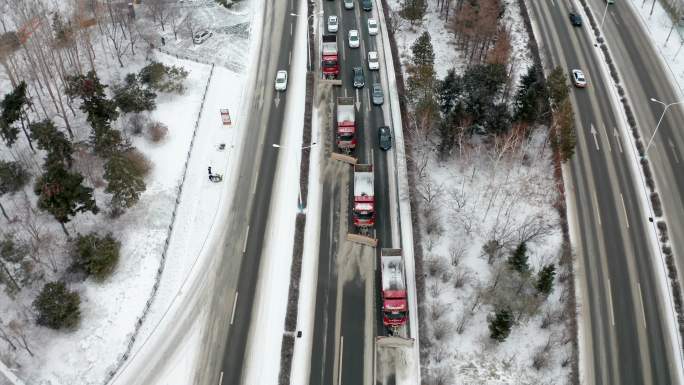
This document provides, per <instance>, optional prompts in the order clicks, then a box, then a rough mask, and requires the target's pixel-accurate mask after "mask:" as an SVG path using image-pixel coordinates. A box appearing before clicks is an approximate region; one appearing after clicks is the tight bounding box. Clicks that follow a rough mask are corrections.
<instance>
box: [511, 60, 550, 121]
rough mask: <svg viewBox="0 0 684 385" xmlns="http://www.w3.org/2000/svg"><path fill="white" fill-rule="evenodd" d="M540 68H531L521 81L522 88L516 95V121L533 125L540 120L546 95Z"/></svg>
mask: <svg viewBox="0 0 684 385" xmlns="http://www.w3.org/2000/svg"><path fill="white" fill-rule="evenodd" d="M539 73H540V71H539V67H537V66H536V65H534V66H532V67H530V69H529V70H528V71H527V73H526V74H525V75H523V77H522V78H521V79H520V87H519V88H518V91H517V92H516V94H515V101H514V111H515V112H514V115H515V120H517V121H521V122H527V123H533V122H535V121H536V120H537V119H538V118H539V114H540V111H541V108H542V97H543V96H544V94H545V88H544V82H543V79H541V78H540V76H539Z"/></svg>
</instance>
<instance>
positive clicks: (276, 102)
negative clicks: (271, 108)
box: [273, 92, 280, 108]
mask: <svg viewBox="0 0 684 385" xmlns="http://www.w3.org/2000/svg"><path fill="white" fill-rule="evenodd" d="M273 101H274V102H275V105H276V108H278V104H280V92H278V93H276V97H275V99H273Z"/></svg>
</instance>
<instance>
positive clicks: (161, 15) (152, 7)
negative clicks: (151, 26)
mask: <svg viewBox="0 0 684 385" xmlns="http://www.w3.org/2000/svg"><path fill="white" fill-rule="evenodd" d="M145 7H146V8H147V11H148V12H149V13H150V15H151V16H152V20H154V21H155V22H156V23H158V24H159V26H160V27H161V29H162V31H164V30H165V29H164V27H165V26H166V23H167V21H168V19H169V17H170V16H171V14H172V13H173V11H172V9H173V8H175V4H170V2H169V1H167V0H145ZM174 33H175V32H174Z"/></svg>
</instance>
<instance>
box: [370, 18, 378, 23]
mask: <svg viewBox="0 0 684 385" xmlns="http://www.w3.org/2000/svg"><path fill="white" fill-rule="evenodd" d="M371 23H374V24H377V23H378V21H377V20H375V19H374V18H372V17H371V18H369V19H368V24H371Z"/></svg>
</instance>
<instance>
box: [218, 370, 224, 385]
mask: <svg viewBox="0 0 684 385" xmlns="http://www.w3.org/2000/svg"><path fill="white" fill-rule="evenodd" d="M221 384H223V372H221V376H219V385H221Z"/></svg>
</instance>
